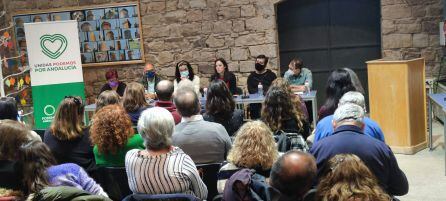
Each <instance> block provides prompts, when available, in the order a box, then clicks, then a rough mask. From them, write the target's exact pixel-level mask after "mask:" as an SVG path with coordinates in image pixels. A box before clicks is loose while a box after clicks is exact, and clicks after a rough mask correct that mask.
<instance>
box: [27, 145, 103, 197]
mask: <svg viewBox="0 0 446 201" xmlns="http://www.w3.org/2000/svg"><path fill="white" fill-rule="evenodd" d="M20 160H21V161H23V164H24V165H23V177H24V180H23V181H24V184H25V187H26V188H27V189H28V193H37V192H39V191H40V190H42V189H43V188H45V187H47V186H72V187H76V188H78V189H81V190H85V191H87V192H89V193H91V194H95V195H102V196H106V197H108V195H107V193H105V192H104V190H103V189H102V187H101V186H100V185H99V184H97V183H96V182H95V181H94V180H93V179H92V178H91V177H90V176H88V174H87V173H86V172H85V170H84V169H82V167H80V166H79V165H77V164H74V163H64V164H60V165H56V164H57V163H56V159H55V158H54V157H53V155H52V154H51V151H50V149H49V148H48V147H47V146H46V145H45V144H44V143H43V142H39V141H31V142H29V143H27V144H24V145H22V146H21V148H20Z"/></svg>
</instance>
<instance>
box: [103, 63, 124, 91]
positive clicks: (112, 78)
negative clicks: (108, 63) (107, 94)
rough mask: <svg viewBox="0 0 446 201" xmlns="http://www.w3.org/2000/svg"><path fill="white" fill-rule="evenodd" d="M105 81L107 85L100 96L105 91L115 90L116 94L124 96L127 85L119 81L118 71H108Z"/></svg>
mask: <svg viewBox="0 0 446 201" xmlns="http://www.w3.org/2000/svg"><path fill="white" fill-rule="evenodd" d="M105 79H106V80H107V83H105V84H104V85H103V86H102V88H101V91H100V92H99V94H100V93H102V92H103V91H107V90H113V91H116V93H118V94H119V96H123V95H124V91H125V88H126V84H125V83H124V82H121V81H119V80H118V71H116V70H115V69H110V70H108V71H107V72H106V73H105Z"/></svg>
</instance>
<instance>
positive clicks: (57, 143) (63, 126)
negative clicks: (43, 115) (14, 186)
mask: <svg viewBox="0 0 446 201" xmlns="http://www.w3.org/2000/svg"><path fill="white" fill-rule="evenodd" d="M83 115H84V106H83V103H82V99H81V98H80V97H72V96H67V97H65V98H64V99H63V100H62V101H61V103H60V104H59V107H58V108H57V110H56V115H55V116H54V119H53V122H52V123H51V126H50V127H49V128H48V129H47V130H46V131H45V135H44V138H43V142H45V144H46V145H48V147H49V148H50V150H51V152H52V153H53V156H54V157H55V158H56V161H57V163H58V164H61V163H76V164H78V165H80V166H81V167H82V168H84V169H85V170H87V171H91V170H94V169H96V163H95V161H94V154H93V145H92V144H91V142H90V132H89V127H84V126H83V123H82V120H83Z"/></svg>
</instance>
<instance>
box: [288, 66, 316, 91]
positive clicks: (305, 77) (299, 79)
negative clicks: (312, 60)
mask: <svg viewBox="0 0 446 201" xmlns="http://www.w3.org/2000/svg"><path fill="white" fill-rule="evenodd" d="M303 66H304V62H303V61H302V60H301V59H293V60H291V62H290V64H289V65H288V68H289V69H288V71H286V72H285V75H284V76H283V77H284V78H285V79H286V80H287V81H288V82H289V83H290V85H291V90H292V91H293V92H294V91H305V90H306V89H305V82H307V83H308V88H309V89H310V90H311V87H312V85H313V75H312V74H311V71H310V70H309V69H308V68H304V67H303Z"/></svg>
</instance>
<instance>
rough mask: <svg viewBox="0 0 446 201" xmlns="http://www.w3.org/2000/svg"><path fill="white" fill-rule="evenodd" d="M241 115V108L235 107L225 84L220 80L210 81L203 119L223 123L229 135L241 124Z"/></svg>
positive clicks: (242, 114)
mask: <svg viewBox="0 0 446 201" xmlns="http://www.w3.org/2000/svg"><path fill="white" fill-rule="evenodd" d="M243 116H244V112H243V110H239V109H235V102H234V98H233V97H232V95H231V93H230V92H229V89H228V87H227V86H226V84H225V83H224V82H223V81H221V80H214V81H212V82H211V83H210V84H209V88H208V94H207V97H206V113H205V114H204V115H203V118H204V120H206V121H210V122H216V123H219V124H221V125H223V126H224V127H225V129H226V131H227V132H228V134H229V136H233V135H234V133H235V132H236V131H237V130H238V129H239V128H240V127H241V126H242V124H243Z"/></svg>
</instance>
